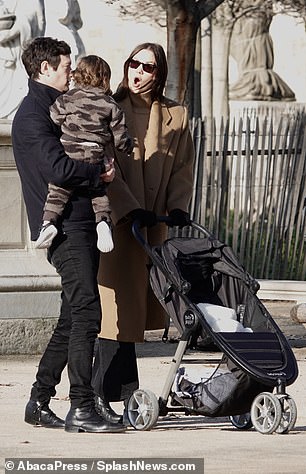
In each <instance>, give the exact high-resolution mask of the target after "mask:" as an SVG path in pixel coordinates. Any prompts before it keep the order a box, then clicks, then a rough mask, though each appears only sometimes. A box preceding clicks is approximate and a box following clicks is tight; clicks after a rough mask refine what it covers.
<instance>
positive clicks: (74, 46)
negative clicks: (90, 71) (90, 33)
mask: <svg viewBox="0 0 306 474" xmlns="http://www.w3.org/2000/svg"><path fill="white" fill-rule="evenodd" d="M44 3H45V16H46V32H45V36H52V37H54V38H57V39H61V40H64V41H66V43H68V44H69V45H70V47H71V52H72V54H71V59H72V67H74V65H75V61H76V59H77V58H78V56H80V55H82V54H84V53H85V47H84V44H83V41H82V39H81V37H80V35H79V33H78V30H79V29H80V28H82V26H83V21H82V18H81V12H80V6H79V2H78V0H44Z"/></svg>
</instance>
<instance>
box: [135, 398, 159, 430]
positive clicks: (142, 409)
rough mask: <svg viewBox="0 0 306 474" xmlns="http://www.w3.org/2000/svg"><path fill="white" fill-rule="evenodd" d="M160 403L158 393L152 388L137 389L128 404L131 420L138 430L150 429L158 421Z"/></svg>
mask: <svg viewBox="0 0 306 474" xmlns="http://www.w3.org/2000/svg"><path fill="white" fill-rule="evenodd" d="M158 415H159V405H158V400H157V397H156V395H155V394H154V393H153V392H151V391H150V390H141V389H139V390H135V392H134V393H133V395H132V396H131V397H130V399H129V401H128V405H127V416H128V419H129V422H130V423H131V425H132V426H133V427H134V428H135V429H136V430H142V431H148V430H150V429H151V428H152V427H153V426H154V425H155V423H156V421H157V418H158Z"/></svg>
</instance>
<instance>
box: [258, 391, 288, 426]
mask: <svg viewBox="0 0 306 474" xmlns="http://www.w3.org/2000/svg"><path fill="white" fill-rule="evenodd" d="M281 418H282V407H281V404H280V401H279V399H278V398H277V397H276V396H275V395H273V394H272V393H270V392H262V393H260V394H259V395H257V397H255V398H254V401H253V403H252V406H251V420H252V423H253V426H254V428H255V429H256V431H259V432H260V433H262V434H271V433H273V431H275V430H276V429H277V428H278V426H279V424H280V421H281Z"/></svg>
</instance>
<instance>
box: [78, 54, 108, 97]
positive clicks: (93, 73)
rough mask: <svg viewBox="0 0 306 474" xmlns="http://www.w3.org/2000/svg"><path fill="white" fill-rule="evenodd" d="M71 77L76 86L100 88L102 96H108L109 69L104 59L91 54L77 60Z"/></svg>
mask: <svg viewBox="0 0 306 474" xmlns="http://www.w3.org/2000/svg"><path fill="white" fill-rule="evenodd" d="M72 77H73V80H74V82H75V84H76V85H79V86H92V87H100V88H101V89H102V92H104V94H107V95H110V94H111V93H112V91H111V89H110V78H111V69H110V67H109V65H108V63H107V62H106V61H104V59H102V58H100V57H99V56H95V55H94V54H91V55H89V56H84V57H82V58H81V59H79V61H78V63H77V65H76V68H75V70H74V71H73V72H72Z"/></svg>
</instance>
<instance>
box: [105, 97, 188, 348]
mask: <svg viewBox="0 0 306 474" xmlns="http://www.w3.org/2000/svg"><path fill="white" fill-rule="evenodd" d="M120 106H121V107H122V109H123V110H124V112H125V114H126V122H127V126H128V129H129V133H130V135H131V136H132V137H134V138H135V137H136V133H135V130H134V128H133V110H132V104H131V101H130V98H129V97H127V98H125V99H124V100H123V101H122V102H121V103H120ZM144 145H145V157H144V160H143V159H142V157H141V156H140V152H139V148H138V147H137V146H136V147H135V148H134V151H133V153H132V155H131V156H127V155H125V154H122V153H120V154H119V153H118V154H116V177H115V179H114V181H113V182H112V183H111V184H110V185H109V188H108V196H109V198H110V204H111V208H112V219H113V222H114V229H113V239H114V250H113V251H112V252H110V253H106V254H101V259H100V269H99V276H98V282H99V290H100V295H101V304H102V330H101V333H100V335H99V336H100V337H104V338H106V339H114V340H119V341H125V342H142V341H143V336H144V331H145V330H146V329H159V328H163V327H164V316H165V315H164V313H163V310H162V307H161V305H160V304H159V303H158V301H157V299H156V298H155V296H154V294H153V292H152V290H151V288H150V285H149V281H148V269H147V263H148V257H147V255H146V253H145V252H144V250H143V249H142V248H141V246H140V244H139V243H138V242H137V241H136V239H135V238H134V236H133V235H132V232H131V222H130V221H129V220H128V219H127V218H126V215H127V214H128V213H129V212H130V211H132V210H133V209H136V208H144V209H147V210H151V211H154V212H155V213H156V214H157V215H166V214H167V213H169V212H170V211H171V210H172V209H175V208H179V209H182V210H184V211H187V210H188V205H189V202H190V198H191V194H192V180H193V178H192V175H193V159H194V150H193V143H192V139H191V135H190V131H189V123H188V115H187V110H186V108H184V107H182V106H180V105H178V104H177V103H175V102H173V101H170V100H169V99H165V102H164V103H160V102H158V101H155V102H153V104H152V106H151V113H150V118H149V125H148V130H147V134H146V138H145V141H144ZM144 233H145V235H146V238H147V239H148V242H149V244H150V245H157V244H160V243H162V242H163V241H164V240H165V239H166V237H167V228H166V226H165V225H163V224H158V225H157V226H154V227H151V228H149V229H147V230H144Z"/></svg>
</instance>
